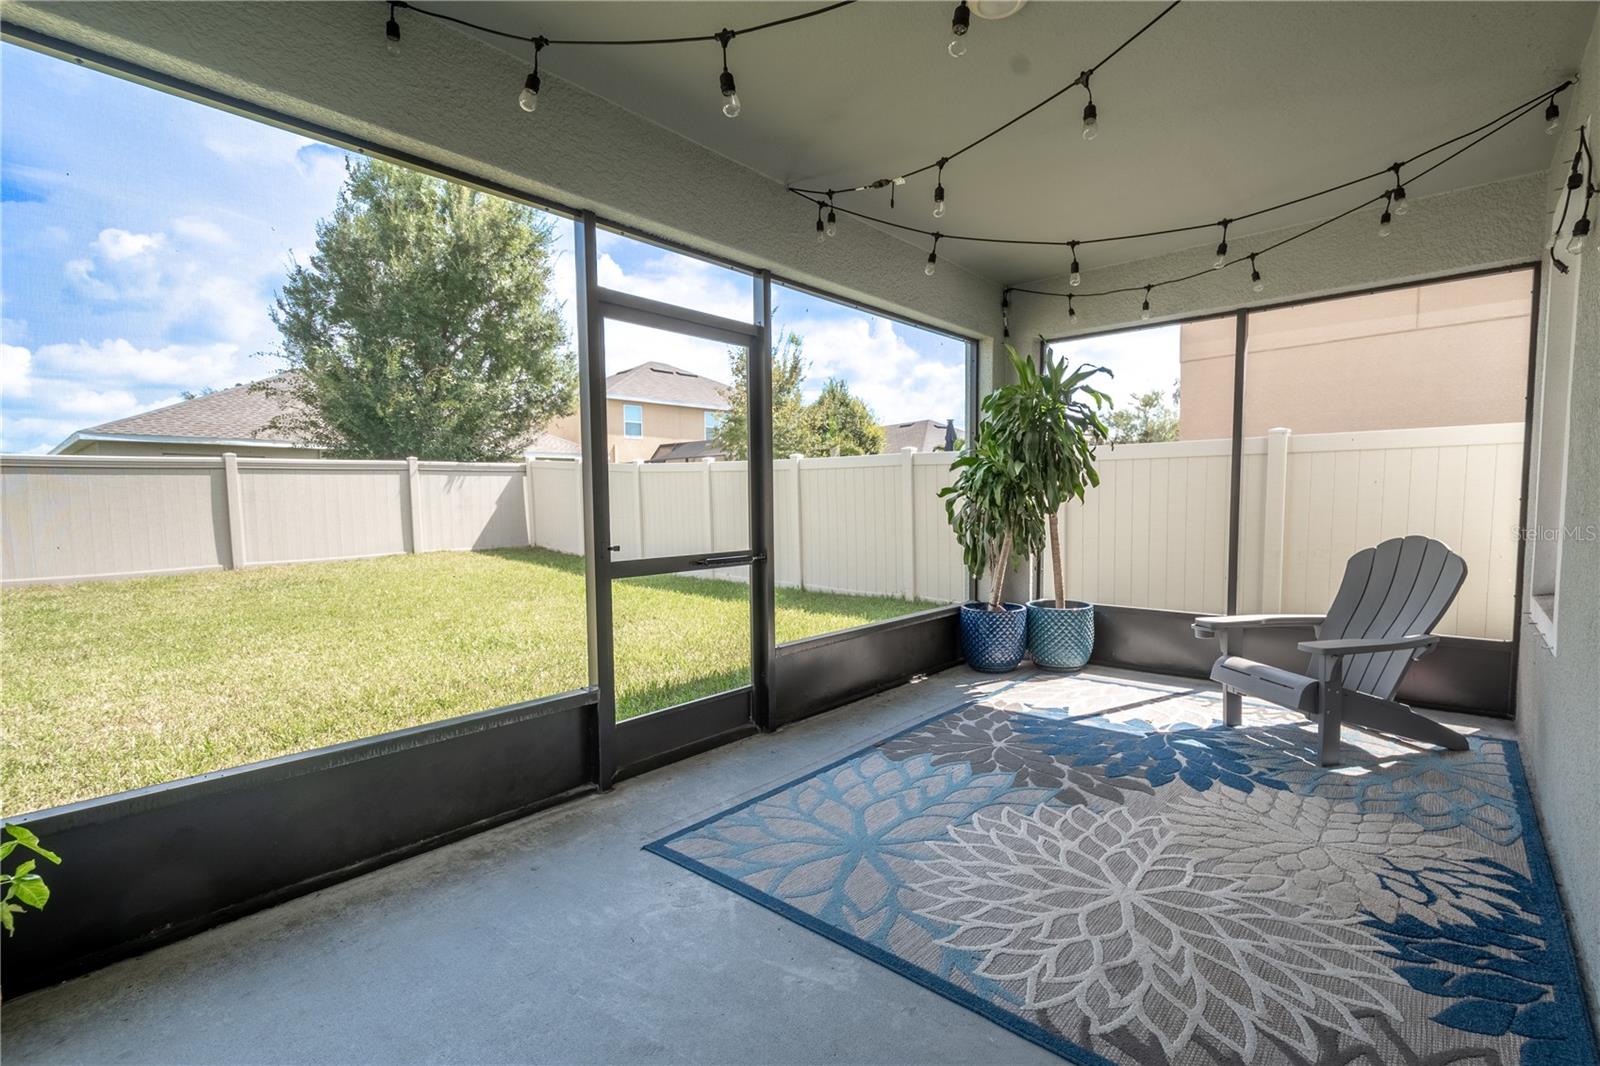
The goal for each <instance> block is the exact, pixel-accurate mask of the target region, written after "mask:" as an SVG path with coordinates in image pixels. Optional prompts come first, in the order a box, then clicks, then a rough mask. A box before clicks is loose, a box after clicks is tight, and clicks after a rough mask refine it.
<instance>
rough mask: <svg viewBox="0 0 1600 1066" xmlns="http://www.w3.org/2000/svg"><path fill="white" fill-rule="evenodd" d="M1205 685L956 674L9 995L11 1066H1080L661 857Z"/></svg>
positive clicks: (1108, 673) (1, 1046)
mask: <svg viewBox="0 0 1600 1066" xmlns="http://www.w3.org/2000/svg"><path fill="white" fill-rule="evenodd" d="M1095 679H1101V680H1103V681H1104V682H1105V684H1103V685H1100V686H1098V687H1097V686H1095V685H1092V684H1091V685H1087V686H1086V685H1085V684H1084V683H1085V682H1092V681H1094V680H1095ZM1200 684H1201V683H1199V682H1193V681H1176V680H1173V679H1164V678H1158V677H1154V676H1151V675H1135V674H1128V673H1123V672H1119V671H1113V670H1091V671H1085V672H1084V673H1083V674H1081V675H1078V676H1077V677H1076V678H1063V677H1062V676H1060V675H1047V674H1046V675H1027V674H1019V675H1010V676H1008V677H1002V678H995V677H992V676H987V675H983V674H978V673H974V672H972V671H970V670H967V669H964V668H963V669H958V670H951V671H947V672H945V673H943V674H940V675H937V676H935V677H932V678H928V679H926V680H923V681H920V682H918V683H916V684H912V685H907V686H904V687H902V688H899V689H896V690H894V691H892V692H888V693H884V694H882V695H880V696H877V697H874V698H872V699H868V700H864V701H861V702H860V703H857V704H854V705H852V706H850V707H847V708H843V709H841V710H838V711H835V712H833V713H831V714H827V715H823V716H820V717H818V718H814V719H811V720H809V721H807V722H803V723H801V724H799V725H797V726H793V727H790V728H788V729H786V730H784V731H783V732H781V733H778V734H776V735H772V736H761V737H754V738H751V739H749V740H745V741H741V742H739V743H737V744H732V745H729V746H727V747H724V748H721V749H718V750H716V751H713V752H708V753H707V754H705V755H701V756H699V757H697V758H694V759H690V760H687V761H685V762H681V763H678V764H676V765H674V766H671V767H668V768H666V769H664V770H660V771H657V772H655V773H652V774H647V775H645V776H644V777H641V778H638V779H635V780H633V781H628V782H625V783H624V784H622V785H619V786H618V787H617V788H616V789H615V790H614V791H612V792H611V793H609V794H607V795H603V796H593V797H586V798H584V799H580V800H577V801H575V802H573V803H569V804H567V805H565V806H562V807H560V808H557V809H554V810H551V811H547V812H545V813H543V814H539V815H535V816H533V817H530V818H526V819H523V820H522V821H519V822H515V823H513V824H510V825H507V826H503V827H501V828H499V829H495V830H492V831H490V832H487V833H483V834H480V835H478V836H476V837H472V838H471V839H468V840H465V841H462V842H460V843H457V844H454V845H452V846H450V847H447V848H443V849H441V850H439V851H437V852H435V853H433V854H430V855H426V856H421V857H418V858H415V859H411V860H408V861H406V862H402V863H398V864H396V865H394V866H391V867H388V868H386V869H384V870H381V871H378V872H376V873H373V874H369V875H367V876H365V877H361V878H358V879H356V880H354V881H351V882H348V883H345V884H342V885H338V886H335V887H333V888H330V889H327V890H324V891H322V892H317V893H315V894H313V895H310V896H306V897H303V898H301V899H298V900H294V901H292V902H289V903H286V904H284V905H282V906H279V907H275V908H273V909H271V910H268V911H263V912H261V913H259V914H255V915H252V916H250V917H248V918H244V919H241V920H239V921H236V922H233V923H231V924H229V925H226V926H223V927H220V928H218V929H213V930H211V931H209V932H206V933H202V934H200V935H199V936H195V937H192V938H190V939H188V940H185V941H182V942H180V943H178V944H174V945H172V946H170V947H166V948H163V949H160V950H158V951H154V952H151V953H150V954H148V955H144V956H141V957H139V958H136V959H130V960H128V961H126V962H122V963H118V964H116V965H113V966H110V967H107V968H106V969H104V970H101V971H98V972H97V973H94V974H91V975H89V976H87V977H83V978H80V979H78V980H76V981H72V982H69V983H67V984H64V985H61V986H58V987H56V988H52V989H47V990H45V991H42V992H37V993H34V994H32V995H28V996H24V997H22V998H20V999H17V1000H15V1001H13V1002H9V1003H7V1004H5V1011H4V1032H3V1043H0V1054H3V1057H4V1059H5V1061H6V1063H7V1064H8V1066H11V1064H14V1063H44V1062H52V1063H54V1062H61V1063H101V1062H160V1063H246V1062H318V1063H331V1062H339V1063H409V1062H630V1063H632V1062H651V1063H656V1062H660V1063H673V1062H694V1063H753V1062H761V1063H791V1062H792V1063H815V1062H877V1063H882V1062H917V1063H946V1062H948V1063H962V1064H969V1066H970V1064H973V1063H1059V1061H1060V1060H1059V1059H1057V1058H1055V1056H1053V1055H1051V1054H1050V1053H1048V1052H1046V1051H1044V1050H1043V1049H1041V1048H1039V1047H1036V1046H1035V1045H1033V1044H1031V1043H1028V1042H1027V1041H1024V1040H1022V1039H1021V1038H1019V1037H1016V1036H1013V1035H1012V1034H1010V1033H1009V1032H1007V1031H1006V1030H1004V1029H1002V1028H1000V1027H999V1026H997V1025H994V1024H992V1023H990V1022H988V1021H985V1020H984V1019H982V1018H980V1017H978V1016H977V1015H975V1014H972V1013H969V1012H968V1011H966V1010H963V1009H962V1008H960V1007H958V1006H956V1005H954V1004H952V1003H950V1002H949V1001H948V1000H945V999H943V998H942V997H940V996H938V995H936V994H935V993H933V992H930V991H928V990H927V989H924V988H922V987H921V986H919V985H916V984H914V983H912V982H911V981H908V980H906V979H905V978H902V977H899V976H897V975H896V974H894V973H892V972H890V971H889V970H886V969H884V968H882V967H880V966H877V965H875V964H873V963H871V962H868V961H867V960H865V959H863V958H861V957H860V956H858V955H856V954H854V953H853V952H850V951H847V950H846V949H844V948H841V947H838V946H836V945H834V944H833V943H832V942H830V941H828V940H826V939H824V938H823V937H820V936H817V935H815V934H813V933H810V932H807V931H806V930H804V929H802V928H800V927H799V926H797V925H795V924H793V923H792V922H789V921H787V920H785V919H783V918H781V917H779V916H778V915H776V914H773V913H772V912H770V911H768V910H766V909H765V908H763V907H760V906H758V905H756V904H754V903H751V902H749V901H747V900H744V899H741V898H740V897H738V896H735V895H734V894H733V893H731V892H728V891H727V890H725V889H722V888H719V887H718V886H716V885H714V884H712V883H711V882H709V881H706V880H704V879H703V878H700V877H698V876H696V875H694V874H691V873H689V872H687V871H685V870H683V869H680V868H679V867H677V866H674V865H673V864H671V863H669V862H666V861H665V860H662V859H660V858H657V857H655V856H653V855H649V854H646V853H645V852H643V851H641V850H640V847H641V846H642V845H643V844H645V843H647V842H648V841H651V840H654V839H656V838H657V837H660V836H662V835H664V834H666V833H668V832H670V831H672V830H674V829H677V828H679V827H681V826H683V825H686V824H688V823H690V822H692V821H696V820H698V819H700V818H703V817H705V816H706V815H708V814H711V813H714V812H715V811H718V810H721V809H722V808H724V807H727V806H729V805H731V804H733V803H736V802H738V801H740V800H743V799H746V798H748V797H750V796H752V795H754V794H756V793H758V792H761V791H765V790H766V789H768V788H771V787H773V786H775V785H778V784H782V783H784V782H786V781H789V780H791V779H793V778H796V777H799V776H801V775H802V774H804V773H806V772H808V771H810V770H812V769H814V768H816V767H818V766H821V765H823V764H825V763H827V762H829V761H832V760H833V759H836V758H838V757H840V756H842V755H845V754H848V753H849V752H851V751H854V750H857V749H859V748H861V747H864V746H865V745H867V744H869V743H871V742H873V741H874V740H877V739H879V738H880V737H882V736H884V735H886V734H888V733H891V732H894V731H896V730H898V729H900V728H903V727H904V726H906V725H909V724H911V723H913V722H916V721H919V720H921V719H923V718H926V717H929V716H931V715H933V714H936V713H938V712H939V711H941V710H944V709H946V708H950V707H953V706H956V705H957V704H959V703H961V702H963V701H964V700H967V699H970V698H972V697H974V696H976V695H981V694H986V693H987V694H993V693H997V692H999V690H1001V689H1006V691H1005V692H1003V693H1001V696H1002V698H1004V699H1006V700H1013V699H1015V700H1022V701H1025V702H1029V703H1036V704H1041V705H1054V706H1061V705H1064V704H1066V703H1069V702H1070V704H1071V708H1072V711H1073V713H1074V714H1080V713H1096V712H1098V711H1104V710H1110V709H1113V708H1114V707H1117V706H1122V705H1126V704H1128V703H1132V702H1136V701H1138V700H1141V699H1149V698H1151V697H1159V696H1162V695H1164V694H1168V693H1172V692H1176V691H1182V690H1188V689H1192V688H1195V687H1197V686H1199V685H1200ZM1447 717H1448V716H1447ZM1460 721H1461V723H1462V724H1466V725H1470V726H1472V727H1477V728H1479V729H1483V730H1485V731H1488V732H1492V733H1497V734H1504V733H1506V732H1507V730H1506V729H1505V727H1504V725H1505V724H1503V723H1488V722H1486V721H1485V720H1482V719H1471V720H1460ZM1247 724H1248V718H1247ZM151 858H152V861H154V862H159V861H160V857H159V856H152V857H151Z"/></svg>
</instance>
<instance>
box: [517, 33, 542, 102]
mask: <svg viewBox="0 0 1600 1066" xmlns="http://www.w3.org/2000/svg"><path fill="white" fill-rule="evenodd" d="M544 45H545V40H544V38H543V37H535V38H534V39H533V73H531V74H529V75H528V78H527V80H526V81H524V82H523V83H522V91H521V92H520V93H518V94H517V106H518V107H520V108H522V110H524V111H526V112H528V113H529V114H530V115H531V114H532V113H533V112H534V111H537V110H538V108H539V53H540V52H542V51H544Z"/></svg>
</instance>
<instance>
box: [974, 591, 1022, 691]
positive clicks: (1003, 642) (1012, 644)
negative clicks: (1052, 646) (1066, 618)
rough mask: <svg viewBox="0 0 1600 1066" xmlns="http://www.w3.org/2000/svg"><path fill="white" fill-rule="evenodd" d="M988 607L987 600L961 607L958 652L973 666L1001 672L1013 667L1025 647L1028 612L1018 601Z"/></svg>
mask: <svg viewBox="0 0 1600 1066" xmlns="http://www.w3.org/2000/svg"><path fill="white" fill-rule="evenodd" d="M1002 606H1003V608H1004V609H1003V610H999V611H991V610H989V609H988V605H987V604H982V603H967V604H963V605H962V607H961V654H962V655H963V656H964V657H965V658H966V660H967V665H968V666H970V667H972V668H973V669H974V670H982V671H983V672H984V673H989V674H1003V673H1005V672H1007V671H1008V670H1015V669H1016V668H1017V667H1018V666H1019V665H1020V664H1021V663H1022V657H1023V655H1025V654H1026V653H1027V651H1028V615H1029V614H1030V613H1032V612H1031V611H1029V610H1025V609H1024V608H1023V606H1022V604H1020V603H1007V604H1004V605H1002Z"/></svg>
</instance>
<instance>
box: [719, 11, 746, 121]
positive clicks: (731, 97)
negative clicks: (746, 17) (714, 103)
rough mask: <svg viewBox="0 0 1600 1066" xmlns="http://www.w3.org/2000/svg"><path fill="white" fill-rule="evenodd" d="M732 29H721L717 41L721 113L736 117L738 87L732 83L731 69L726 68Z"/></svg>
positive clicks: (738, 106) (738, 107) (732, 33)
mask: <svg viewBox="0 0 1600 1066" xmlns="http://www.w3.org/2000/svg"><path fill="white" fill-rule="evenodd" d="M734 36H735V35H734V32H733V31H732V30H727V29H725V30H723V31H722V32H720V33H718V34H717V43H718V44H720V45H721V46H722V76H721V78H720V79H719V83H720V85H721V87H722V98H723V101H724V103H723V105H722V113H723V114H724V115H727V116H728V117H729V118H738V117H739V111H740V110H741V105H740V103H739V87H738V86H737V85H735V84H734V83H733V71H731V70H729V69H728V42H729V41H731V40H733V38H734Z"/></svg>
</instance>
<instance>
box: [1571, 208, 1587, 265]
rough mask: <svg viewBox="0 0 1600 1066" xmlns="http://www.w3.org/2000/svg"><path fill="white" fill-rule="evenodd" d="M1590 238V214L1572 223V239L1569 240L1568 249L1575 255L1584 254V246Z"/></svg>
mask: <svg viewBox="0 0 1600 1066" xmlns="http://www.w3.org/2000/svg"><path fill="white" fill-rule="evenodd" d="M1588 240H1589V216H1588V215H1585V216H1583V217H1582V218H1580V219H1578V221H1576V222H1574V223H1573V224H1572V239H1571V240H1570V241H1568V242H1567V251H1569V252H1571V253H1572V254H1573V255H1582V254H1583V246H1584V245H1585V244H1587V243H1588Z"/></svg>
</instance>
